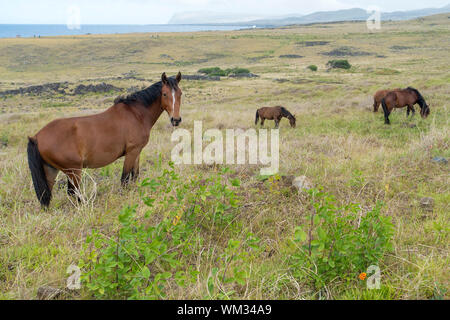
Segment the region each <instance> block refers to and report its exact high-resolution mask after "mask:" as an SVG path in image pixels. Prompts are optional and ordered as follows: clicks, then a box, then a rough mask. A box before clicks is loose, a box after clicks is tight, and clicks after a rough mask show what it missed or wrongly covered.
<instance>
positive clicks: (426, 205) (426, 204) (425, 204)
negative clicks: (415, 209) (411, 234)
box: [420, 197, 434, 211]
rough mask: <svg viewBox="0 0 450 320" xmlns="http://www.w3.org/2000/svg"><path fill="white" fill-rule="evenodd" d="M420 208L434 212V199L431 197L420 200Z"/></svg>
mask: <svg viewBox="0 0 450 320" xmlns="http://www.w3.org/2000/svg"><path fill="white" fill-rule="evenodd" d="M420 206H421V207H422V208H423V209H426V210H428V211H432V210H433V207H434V199H433V198H430V197H424V198H422V199H420Z"/></svg>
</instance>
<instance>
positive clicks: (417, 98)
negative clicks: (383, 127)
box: [381, 87, 430, 124]
mask: <svg viewBox="0 0 450 320" xmlns="http://www.w3.org/2000/svg"><path fill="white" fill-rule="evenodd" d="M416 103H417V104H418V105H419V106H420V115H421V116H422V118H426V117H428V115H429V114H430V108H429V107H428V105H427V103H426V102H425V99H424V98H423V97H422V95H421V94H420V92H419V91H418V90H417V89H414V88H411V87H408V88H406V89H403V90H398V91H391V92H389V93H388V94H387V95H386V97H384V98H383V100H381V105H382V106H383V111H384V123H386V124H390V121H389V115H390V114H391V112H392V110H393V109H394V108H404V107H406V106H407V107H408V110H407V111H406V116H407V117H408V116H409V111H410V110H412V113H413V115H414V114H415V112H416V110H414V105H415V104H416Z"/></svg>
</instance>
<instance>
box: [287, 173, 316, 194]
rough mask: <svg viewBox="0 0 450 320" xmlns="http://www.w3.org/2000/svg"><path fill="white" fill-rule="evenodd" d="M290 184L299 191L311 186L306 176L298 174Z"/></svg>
mask: <svg viewBox="0 0 450 320" xmlns="http://www.w3.org/2000/svg"><path fill="white" fill-rule="evenodd" d="M292 186H293V187H295V188H297V190H298V191H299V192H301V191H303V190H309V189H311V188H312V187H313V184H312V183H311V181H310V180H309V179H308V178H307V177H306V176H300V177H296V178H294V180H292Z"/></svg>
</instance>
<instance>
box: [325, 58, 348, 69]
mask: <svg viewBox="0 0 450 320" xmlns="http://www.w3.org/2000/svg"><path fill="white" fill-rule="evenodd" d="M327 66H328V67H330V68H332V69H350V68H351V67H352V66H351V64H350V63H349V62H348V61H347V60H330V61H328V63H327Z"/></svg>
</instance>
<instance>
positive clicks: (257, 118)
mask: <svg viewBox="0 0 450 320" xmlns="http://www.w3.org/2000/svg"><path fill="white" fill-rule="evenodd" d="M258 120H259V110H256V118H255V125H257V124H258Z"/></svg>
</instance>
